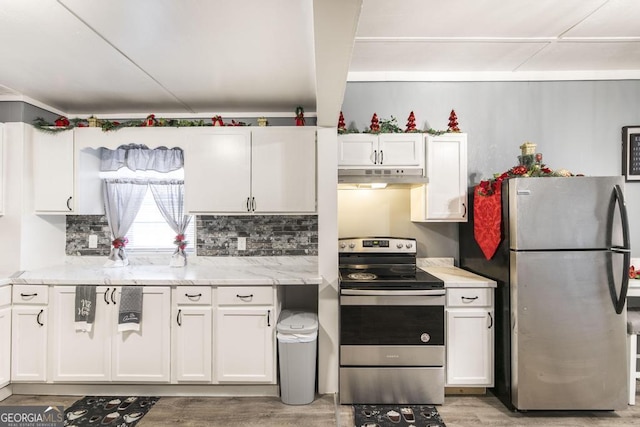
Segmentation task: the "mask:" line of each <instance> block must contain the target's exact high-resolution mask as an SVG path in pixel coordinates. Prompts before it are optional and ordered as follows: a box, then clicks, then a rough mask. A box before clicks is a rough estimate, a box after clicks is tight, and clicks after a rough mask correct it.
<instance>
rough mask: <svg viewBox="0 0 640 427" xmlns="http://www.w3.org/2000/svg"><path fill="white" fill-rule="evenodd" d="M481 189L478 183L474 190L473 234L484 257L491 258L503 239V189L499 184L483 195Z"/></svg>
mask: <svg viewBox="0 0 640 427" xmlns="http://www.w3.org/2000/svg"><path fill="white" fill-rule="evenodd" d="M480 191H481V187H480V185H476V187H475V188H474V190H473V193H474V198H473V236H474V238H475V239H476V242H478V246H480V249H482V253H483V254H484V257H485V258H486V259H491V258H492V257H493V255H494V254H495V253H496V250H497V249H498V246H499V245H500V241H501V240H502V236H501V232H500V229H501V225H502V203H501V199H502V198H501V196H500V193H501V191H502V190H501V188H500V186H499V185H498V186H497V188H496V189H495V191H494V192H493V193H492V194H490V195H481V194H480Z"/></svg>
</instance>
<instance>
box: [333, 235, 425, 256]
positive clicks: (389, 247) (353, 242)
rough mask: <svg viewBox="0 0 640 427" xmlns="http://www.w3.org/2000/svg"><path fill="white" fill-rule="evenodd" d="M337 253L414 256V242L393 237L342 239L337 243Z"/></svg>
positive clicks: (413, 240)
mask: <svg viewBox="0 0 640 427" xmlns="http://www.w3.org/2000/svg"><path fill="white" fill-rule="evenodd" d="M338 252H340V253H346V252H364V253H367V252H371V253H407V254H415V253H416V241H415V239H403V238H394V237H380V238H378V237H364V238H344V239H339V241H338Z"/></svg>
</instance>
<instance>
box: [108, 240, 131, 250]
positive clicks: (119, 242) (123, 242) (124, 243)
mask: <svg viewBox="0 0 640 427" xmlns="http://www.w3.org/2000/svg"><path fill="white" fill-rule="evenodd" d="M127 243H129V239H127V238H126V237H118V238H117V239H114V240H113V241H112V242H111V244H112V245H113V247H114V248H116V249H120V248H124V247H125V246H127Z"/></svg>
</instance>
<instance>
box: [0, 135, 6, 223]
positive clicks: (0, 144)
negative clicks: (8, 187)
mask: <svg viewBox="0 0 640 427" xmlns="http://www.w3.org/2000/svg"><path fill="white" fill-rule="evenodd" d="M4 157H5V156H4V124H3V123H0V215H4V183H5V182H6V179H5V177H4Z"/></svg>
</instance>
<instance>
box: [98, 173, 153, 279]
mask: <svg viewBox="0 0 640 427" xmlns="http://www.w3.org/2000/svg"><path fill="white" fill-rule="evenodd" d="M103 190H104V192H103V194H104V210H105V213H106V216H107V222H108V223H109V229H110V230H111V235H112V236H113V241H112V242H111V245H112V247H111V252H110V253H109V259H108V260H107V262H106V263H105V267H124V266H125V265H128V264H129V259H128V258H127V252H126V250H125V246H126V245H127V243H128V240H127V238H126V235H127V231H129V228H131V224H133V221H134V220H135V218H136V215H137V214H138V211H139V210H140V206H142V200H143V199H144V195H145V193H146V192H147V180H139V179H105V180H103Z"/></svg>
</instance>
